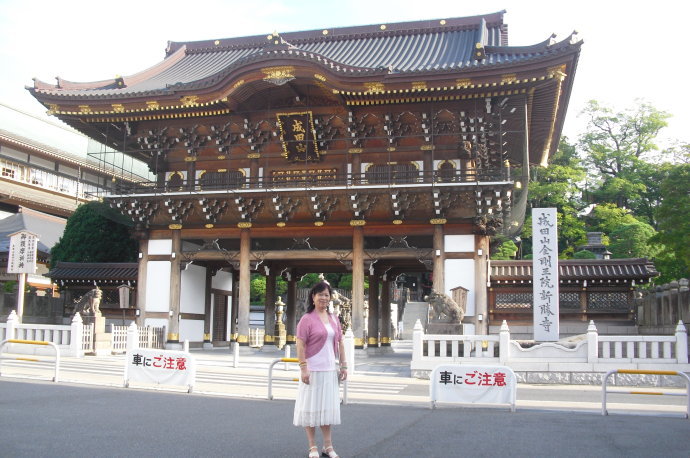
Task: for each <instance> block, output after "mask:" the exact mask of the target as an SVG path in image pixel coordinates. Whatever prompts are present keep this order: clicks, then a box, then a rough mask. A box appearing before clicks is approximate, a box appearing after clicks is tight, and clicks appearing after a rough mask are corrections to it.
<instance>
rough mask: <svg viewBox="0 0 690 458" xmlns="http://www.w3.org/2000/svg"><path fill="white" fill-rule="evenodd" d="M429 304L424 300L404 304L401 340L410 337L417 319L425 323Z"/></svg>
mask: <svg viewBox="0 0 690 458" xmlns="http://www.w3.org/2000/svg"><path fill="white" fill-rule="evenodd" d="M428 310H429V304H428V303H426V302H408V303H407V304H405V311H404V313H403V319H402V321H403V331H402V333H401V334H400V338H401V339H402V340H410V339H412V331H413V330H414V324H415V323H416V322H417V320H419V321H421V322H422V325H424V324H425V323H426V320H427V314H428Z"/></svg>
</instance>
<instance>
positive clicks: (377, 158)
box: [30, 12, 581, 348]
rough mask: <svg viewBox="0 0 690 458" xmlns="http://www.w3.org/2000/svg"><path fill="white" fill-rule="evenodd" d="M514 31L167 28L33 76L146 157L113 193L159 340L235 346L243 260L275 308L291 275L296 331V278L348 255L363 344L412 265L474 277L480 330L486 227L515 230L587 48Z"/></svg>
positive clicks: (106, 136)
mask: <svg viewBox="0 0 690 458" xmlns="http://www.w3.org/2000/svg"><path fill="white" fill-rule="evenodd" d="M507 35H508V34H507V28H506V26H505V24H504V23H503V13H502V12H501V13H495V14H489V15H484V16H475V17H468V18H455V19H443V20H437V21H420V22H410V23H400V24H382V25H380V26H363V27H349V28H339V29H325V30H322V31H321V30H320V31H310V32H296V33H288V34H280V35H279V34H271V35H268V36H265V35H263V36H255V37H244V38H230V39H222V40H210V41H201V42H188V43H170V45H169V47H168V49H167V52H166V57H165V59H164V61H163V62H162V63H161V64H159V65H155V66H153V67H151V68H150V69H149V70H146V71H145V72H141V73H139V74H136V75H132V76H126V77H117V78H115V79H113V80H108V81H100V82H94V83H71V82H69V81H66V80H63V79H59V81H58V84H57V85H51V84H46V83H43V82H41V81H38V80H36V81H35V84H34V87H33V88H30V91H31V92H32V94H33V95H34V96H35V97H36V98H37V99H38V100H39V101H40V102H41V103H43V104H44V105H45V106H46V107H47V108H48V109H49V110H50V112H51V113H52V114H54V115H55V116H57V117H58V118H60V119H61V120H63V121H65V122H66V123H68V124H70V125H72V126H74V127H75V128H76V129H78V130H80V131H82V132H84V133H85V134H86V135H89V136H91V137H93V138H95V139H97V140H98V141H100V142H102V143H103V144H104V145H107V146H108V147H109V148H112V149H114V150H116V151H119V152H121V153H123V154H124V155H126V156H130V157H131V158H133V159H135V160H137V161H143V162H144V163H146V164H147V165H148V168H149V170H150V172H151V175H152V177H151V179H150V180H148V181H147V180H142V181H140V182H137V183H135V184H129V183H124V182H123V183H121V185H120V186H117V191H116V192H114V193H112V194H110V195H107V196H104V197H105V199H106V200H107V201H108V202H109V203H110V204H111V205H112V206H113V207H114V208H117V209H119V210H120V211H121V212H122V213H123V214H125V215H127V216H129V217H131V218H132V220H133V222H134V224H135V231H134V232H135V236H136V237H138V239H139V240H140V260H139V290H138V293H139V297H138V301H137V303H138V304H139V306H140V309H141V317H140V320H143V321H144V322H145V323H147V324H149V323H150V324H152V325H160V324H165V325H167V326H168V329H169V335H168V341H169V343H170V344H176V343H178V342H179V341H180V339H184V338H189V339H190V340H191V341H201V340H203V341H205V342H210V341H211V340H212V339H215V338H218V339H222V338H227V337H228V336H230V337H231V338H232V339H234V340H236V341H238V342H239V343H240V344H243V345H246V344H247V343H248V334H249V292H250V275H251V273H252V272H258V273H262V274H264V275H266V276H267V312H266V317H267V320H271V319H273V310H272V307H273V305H272V304H273V300H274V299H275V279H276V278H277V276H279V275H280V276H282V277H283V278H285V279H286V280H287V281H288V284H289V289H288V301H287V310H286V313H287V333H288V338H289V339H290V340H292V341H294V332H295V331H294V326H295V323H294V322H295V312H296V311H295V302H294V298H295V287H296V286H295V285H296V280H297V279H298V278H299V277H300V276H301V275H303V274H305V273H309V272H316V273H318V272H346V271H347V272H351V273H352V277H353V290H352V303H353V316H352V324H353V331H354V334H355V343H356V346H357V347H360V348H361V347H363V346H364V345H365V344H368V345H369V346H379V345H387V344H389V342H390V340H389V339H390V336H388V335H387V332H388V330H387V327H384V329H382V330H380V333H381V340H380V341H379V340H378V338H377V337H376V336H378V333H374V332H371V331H374V330H376V329H377V326H378V324H377V323H378V318H379V316H378V312H377V310H378V309H379V305H378V304H380V303H387V302H389V299H388V298H386V297H385V295H386V293H387V291H389V288H387V287H386V285H387V284H388V282H390V281H392V280H393V279H394V278H395V277H396V276H397V275H399V274H401V273H406V272H420V271H426V272H430V273H432V274H433V289H435V290H437V291H440V292H447V293H448V292H450V290H451V289H453V288H456V287H463V288H465V289H467V290H468V305H467V307H468V310H467V311H466V317H465V320H466V321H467V323H471V324H473V325H475V326H476V327H477V332H480V333H481V332H486V322H485V321H484V322H482V321H481V320H478V319H477V317H478V316H481V315H483V316H486V314H487V297H486V282H487V266H488V264H487V262H488V255H489V243H488V239H489V237H490V236H491V235H493V234H496V233H499V232H501V233H504V234H507V235H511V234H514V233H517V232H518V231H519V229H520V226H521V224H522V220H523V218H524V206H525V202H526V197H527V195H526V188H527V186H526V184H527V180H528V167H529V166H530V165H534V164H546V163H547V160H548V158H549V156H550V155H551V154H552V153H553V152H554V151H555V150H556V148H557V145H558V139H559V136H560V132H561V128H562V125H563V120H564V118H565V113H566V109H567V102H568V97H569V94H570V91H571V87H572V83H573V78H574V74H575V69H576V65H577V59H578V56H579V51H580V44H581V42H580V41H578V40H577V39H576V38H575V37H574V36H571V37H567V38H566V39H565V40H563V41H561V42H556V41H554V40H553V37H551V38H549V39H548V40H546V41H544V42H542V43H538V44H535V45H532V46H525V47H509V46H508V40H507ZM107 157H108V155H107V154H106V153H105V150H104V154H103V155H102V158H103V161H104V163H105V162H107ZM516 173H518V175H517V176H516ZM523 185H524V186H523ZM365 275H369V277H370V278H369V280H370V289H369V298H368V300H369V302H370V306H371V305H374V306H373V307H372V308H371V310H372V313H370V314H369V317H368V320H369V323H368V324H369V329H370V333H369V335H370V336H371V337H370V338H369V341H368V342H364V333H363V332H364V328H365V326H364V316H363V313H362V312H363V303H364V300H365V299H366V298H365V297H364V294H365V292H364V278H365ZM379 293H381V294H379ZM219 297H221V298H219ZM222 297H225V298H226V299H227V303H228V304H229V306H230V309H231V310H232V312H231V313H230V314H229V315H227V316H223V313H222V311H223V310H221V308H222V307H223V305H222V304H224V302H223V301H224V300H225V299H222ZM202 298H203V300H202ZM219 304H221V305H219ZM219 307H220V308H219ZM214 310H215V313H214ZM387 310H388V307H383V308H381V314H385V313H387ZM214 319H215V321H214ZM223 319H225V320H226V323H225V326H223V323H222V322H219V321H222V320H223ZM224 333H225V335H224ZM212 334H215V337H213V336H212ZM271 337H272V336H270V335H269V336H268V340H269V341H270V339H271Z"/></svg>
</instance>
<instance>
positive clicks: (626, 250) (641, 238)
mask: <svg viewBox="0 0 690 458" xmlns="http://www.w3.org/2000/svg"><path fill="white" fill-rule="evenodd" d="M655 234H656V231H655V230H654V228H653V227H652V226H650V225H649V224H647V223H643V222H641V221H637V222H635V223H632V224H623V225H621V226H619V227H618V228H616V229H615V230H613V232H611V235H610V240H611V243H610V244H609V251H611V254H612V257H613V258H648V259H652V258H653V257H654V256H656V254H657V253H658V252H659V247H658V246H656V245H652V244H650V243H649V240H650V239H651V238H652V237H654V235H655Z"/></svg>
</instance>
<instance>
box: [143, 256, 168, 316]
mask: <svg viewBox="0 0 690 458" xmlns="http://www.w3.org/2000/svg"><path fill="white" fill-rule="evenodd" d="M149 246H150V245H149ZM170 266H171V264H170V261H149V262H148V264H147V266H146V285H147V287H146V311H147V312H168V311H170Z"/></svg>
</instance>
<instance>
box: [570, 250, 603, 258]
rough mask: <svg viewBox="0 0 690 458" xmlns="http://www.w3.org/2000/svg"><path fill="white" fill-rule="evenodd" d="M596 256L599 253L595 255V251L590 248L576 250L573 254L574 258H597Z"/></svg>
mask: <svg viewBox="0 0 690 458" xmlns="http://www.w3.org/2000/svg"><path fill="white" fill-rule="evenodd" d="M596 258H597V255H595V254H594V253H592V252H591V251H589V250H580V251H576V252H575V253H574V254H573V259H596Z"/></svg>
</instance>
